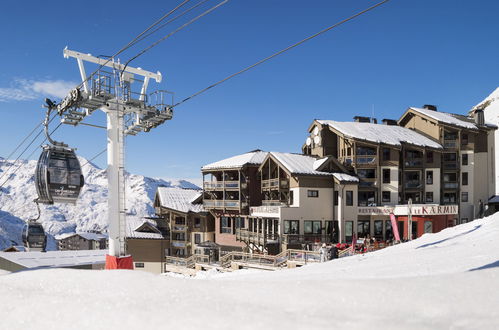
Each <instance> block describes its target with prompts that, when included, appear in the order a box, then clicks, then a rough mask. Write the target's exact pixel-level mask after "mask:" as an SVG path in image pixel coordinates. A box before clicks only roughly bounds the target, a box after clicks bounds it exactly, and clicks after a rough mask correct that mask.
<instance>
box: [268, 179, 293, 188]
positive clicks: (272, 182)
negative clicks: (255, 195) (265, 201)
mask: <svg viewBox="0 0 499 330" xmlns="http://www.w3.org/2000/svg"><path fill="white" fill-rule="evenodd" d="M279 181H280V185H279ZM262 188H267V189H287V188H289V181H288V180H283V179H281V180H279V179H277V178H275V179H268V180H262Z"/></svg>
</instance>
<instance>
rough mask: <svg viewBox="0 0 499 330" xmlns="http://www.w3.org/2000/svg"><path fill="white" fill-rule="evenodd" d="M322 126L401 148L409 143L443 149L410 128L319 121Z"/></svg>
mask: <svg viewBox="0 0 499 330" xmlns="http://www.w3.org/2000/svg"><path fill="white" fill-rule="evenodd" d="M317 122H318V123H320V124H322V125H327V126H329V127H331V128H333V129H335V130H337V131H339V132H340V133H342V134H344V135H346V136H348V137H351V138H356V139H359V140H364V141H369V142H375V143H384V144H388V145H394V146H400V145H401V144H402V143H408V144H412V145H416V146H423V147H430V148H435V149H442V145H440V144H439V143H438V142H435V141H433V140H432V139H430V138H427V137H426V136H424V135H421V134H419V133H418V132H415V131H413V130H411V129H409V128H405V127H401V126H394V125H379V124H371V123H359V122H340V121H334V120H317Z"/></svg>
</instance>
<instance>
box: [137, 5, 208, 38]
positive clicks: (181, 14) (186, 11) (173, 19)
mask: <svg viewBox="0 0 499 330" xmlns="http://www.w3.org/2000/svg"><path fill="white" fill-rule="evenodd" d="M208 1H209V0H203V1H201V2H198V3H197V4H195V5H194V6H192V7H190V8H189V9H187V10H184V11H183V12H182V13H180V14H178V15H177V16H175V17H173V18H172V19H170V20H168V21H167V22H166V23H163V24H161V25H160V26H159V27H157V28H156V29H155V30H153V31H151V32H149V33H147V34H146V35H144V36H142V37H141V38H140V39H138V40H136V41H134V42H133V43H132V46H133V45H135V44H137V43H139V42H141V41H142V40H144V39H146V38H147V37H149V36H150V35H152V34H154V33H156V32H158V31H159V30H161V29H162V28H164V27H165V26H166V25H168V24H170V23H172V22H174V21H175V20H177V19H178V18H180V17H182V16H184V15H185V14H187V13H189V12H191V11H192V10H194V9H196V8H197V7H199V6H201V5H202V4H204V3H206V2H208Z"/></svg>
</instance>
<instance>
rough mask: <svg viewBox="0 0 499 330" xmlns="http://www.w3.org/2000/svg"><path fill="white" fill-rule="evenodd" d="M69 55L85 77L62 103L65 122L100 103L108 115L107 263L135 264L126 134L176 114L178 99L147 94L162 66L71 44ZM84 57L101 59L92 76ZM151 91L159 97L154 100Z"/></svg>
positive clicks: (71, 122)
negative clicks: (154, 68)
mask: <svg viewBox="0 0 499 330" xmlns="http://www.w3.org/2000/svg"><path fill="white" fill-rule="evenodd" d="M64 57H65V58H69V57H73V58H75V59H76V60H77V62H78V67H79V70H80V75H81V78H82V83H81V85H80V86H79V87H77V88H75V89H73V90H72V91H71V92H70V93H69V95H68V96H66V98H64V99H63V100H62V101H61V103H60V104H59V105H58V107H57V110H58V113H59V115H60V116H62V119H61V122H62V123H64V124H68V125H72V126H77V125H78V124H79V123H80V122H81V121H82V120H83V119H84V118H85V117H87V116H89V115H91V114H92V112H93V111H95V110H97V109H100V110H102V111H104V112H105V113H106V116H107V178H108V184H109V192H108V234H109V254H108V256H106V269H131V268H133V263H132V259H131V257H130V256H126V246H125V236H126V208H125V188H126V187H125V176H124V172H125V165H124V158H125V150H124V139H125V136H126V135H136V134H137V133H139V132H142V131H143V132H149V131H150V130H151V129H152V128H155V127H157V126H158V125H161V124H163V123H164V122H165V121H166V120H169V119H172V117H173V111H172V109H171V105H172V103H173V102H171V103H169V104H167V103H166V101H165V99H166V95H171V93H169V92H166V91H156V92H154V93H152V94H149V95H148V94H147V87H148V84H149V80H150V79H154V80H155V81H156V82H157V83H159V82H161V80H162V76H161V73H160V72H157V73H153V72H149V71H145V70H142V69H140V68H133V67H130V66H125V65H123V64H121V63H120V62H119V61H115V60H114V59H111V60H106V59H101V58H98V57H94V56H92V55H90V54H83V53H80V52H76V51H72V50H68V49H67V47H66V48H65V49H64ZM84 61H86V62H90V63H94V64H97V65H99V69H98V70H97V71H96V72H94V73H93V74H92V75H91V76H90V77H87V75H86V72H85V67H84ZM136 76H138V78H136ZM141 79H142V80H141ZM137 82H139V83H140V82H141V83H142V84H141V86H140V91H139V90H138V89H134V88H133V83H137ZM150 96H153V97H155V99H154V100H150ZM172 101H173V100H172Z"/></svg>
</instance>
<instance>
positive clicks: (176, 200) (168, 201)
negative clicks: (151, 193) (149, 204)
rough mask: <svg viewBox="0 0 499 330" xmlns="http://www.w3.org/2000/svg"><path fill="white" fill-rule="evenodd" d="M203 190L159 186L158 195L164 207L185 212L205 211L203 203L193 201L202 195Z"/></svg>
mask: <svg viewBox="0 0 499 330" xmlns="http://www.w3.org/2000/svg"><path fill="white" fill-rule="evenodd" d="M202 193H203V192H202V191H201V190H194V189H182V188H172V187H158V190H157V195H158V197H159V203H160V205H161V206H162V207H166V208H169V209H172V210H176V211H179V212H183V213H188V212H196V213H198V212H204V211H205V209H204V207H203V204H201V203H193V202H194V201H196V200H198V199H199V197H200V196H201V195H202Z"/></svg>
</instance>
